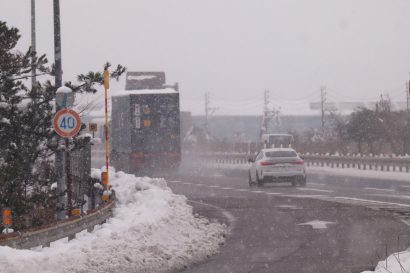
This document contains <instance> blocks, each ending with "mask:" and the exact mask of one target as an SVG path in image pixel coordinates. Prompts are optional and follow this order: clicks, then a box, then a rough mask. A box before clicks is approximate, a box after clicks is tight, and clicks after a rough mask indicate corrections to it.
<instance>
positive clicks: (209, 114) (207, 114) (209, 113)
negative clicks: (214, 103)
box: [205, 92, 218, 133]
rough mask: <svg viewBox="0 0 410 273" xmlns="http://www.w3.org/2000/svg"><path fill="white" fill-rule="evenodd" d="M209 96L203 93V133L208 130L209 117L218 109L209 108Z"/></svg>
mask: <svg viewBox="0 0 410 273" xmlns="http://www.w3.org/2000/svg"><path fill="white" fill-rule="evenodd" d="M210 105H211V94H210V93H209V92H205V133H208V130H209V127H208V126H209V119H210V117H211V115H212V114H213V113H214V112H215V111H216V110H217V109H218V108H217V107H211V106H210Z"/></svg>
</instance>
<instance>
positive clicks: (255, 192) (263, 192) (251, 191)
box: [250, 191, 265, 193]
mask: <svg viewBox="0 0 410 273" xmlns="http://www.w3.org/2000/svg"><path fill="white" fill-rule="evenodd" d="M250 192H254V193H265V192H264V191H250Z"/></svg>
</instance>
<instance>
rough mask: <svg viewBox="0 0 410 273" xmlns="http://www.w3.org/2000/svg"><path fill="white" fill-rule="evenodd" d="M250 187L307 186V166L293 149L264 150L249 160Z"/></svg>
mask: <svg viewBox="0 0 410 273" xmlns="http://www.w3.org/2000/svg"><path fill="white" fill-rule="evenodd" d="M249 162H251V163H252V164H251V167H250V168H249V185H250V186H252V185H255V184H257V185H258V186H262V185H263V184H264V183H282V182H291V183H292V186H297V185H300V186H305V185H306V166H305V162H304V161H303V159H301V158H300V157H299V155H298V153H297V152H296V151H295V150H294V149H291V148H272V149H262V150H261V151H260V152H259V153H258V154H257V155H256V157H255V159H249Z"/></svg>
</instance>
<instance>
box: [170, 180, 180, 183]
mask: <svg viewBox="0 0 410 273" xmlns="http://www.w3.org/2000/svg"><path fill="white" fill-rule="evenodd" d="M168 182H170V183H182V182H181V181H178V180H173V181H172V180H171V181H168Z"/></svg>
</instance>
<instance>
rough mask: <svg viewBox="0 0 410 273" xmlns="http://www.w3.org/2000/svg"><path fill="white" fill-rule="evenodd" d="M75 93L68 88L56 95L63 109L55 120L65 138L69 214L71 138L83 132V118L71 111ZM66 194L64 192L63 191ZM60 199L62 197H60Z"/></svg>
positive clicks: (70, 205)
mask: <svg viewBox="0 0 410 273" xmlns="http://www.w3.org/2000/svg"><path fill="white" fill-rule="evenodd" d="M74 99H75V97H74V93H73V92H72V90H71V89H70V88H68V87H65V86H64V87H60V88H59V89H58V90H57V93H56V103H57V104H58V105H59V106H60V107H62V108H63V109H62V110H60V111H58V112H57V113H56V114H55V115H54V118H53V127H54V131H55V132H56V133H57V134H58V135H59V136H61V137H63V138H65V146H66V150H65V171H66V187H67V209H68V212H67V214H68V215H69V216H71V213H72V207H73V205H72V177H71V156H70V138H71V137H74V136H75V135H77V134H78V133H79V132H80V130H81V118H80V116H79V115H78V114H77V112H75V111H74V110H72V109H70V108H69V107H71V106H72V105H73V103H74ZM62 192H64V191H62ZM60 194H61V193H60ZM59 198H60V196H59Z"/></svg>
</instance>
